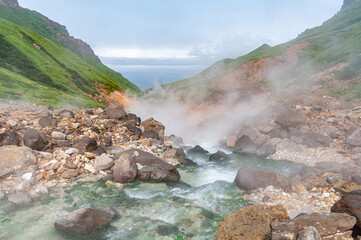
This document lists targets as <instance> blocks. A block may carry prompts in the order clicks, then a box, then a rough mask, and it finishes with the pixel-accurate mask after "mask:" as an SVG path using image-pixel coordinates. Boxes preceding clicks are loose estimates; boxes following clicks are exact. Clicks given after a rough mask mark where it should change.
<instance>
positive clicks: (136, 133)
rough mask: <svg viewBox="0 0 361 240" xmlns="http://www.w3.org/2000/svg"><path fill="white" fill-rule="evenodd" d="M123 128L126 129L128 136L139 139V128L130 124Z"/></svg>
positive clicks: (140, 131) (140, 132)
mask: <svg viewBox="0 0 361 240" xmlns="http://www.w3.org/2000/svg"><path fill="white" fill-rule="evenodd" d="M124 127H126V128H127V129H128V131H129V132H130V134H132V135H134V136H135V137H137V138H139V137H140V136H142V130H141V129H140V128H138V127H135V126H133V125H130V124H127V125H124Z"/></svg>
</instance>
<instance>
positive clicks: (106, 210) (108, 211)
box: [92, 206, 120, 221]
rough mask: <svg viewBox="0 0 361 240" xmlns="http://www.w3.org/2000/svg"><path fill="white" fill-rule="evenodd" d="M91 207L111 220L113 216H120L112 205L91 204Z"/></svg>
mask: <svg viewBox="0 0 361 240" xmlns="http://www.w3.org/2000/svg"><path fill="white" fill-rule="evenodd" d="M92 208H93V209H94V210H96V211H98V212H100V213H101V214H102V215H103V216H104V217H106V218H107V219H108V221H111V220H113V219H115V218H118V217H120V215H119V213H118V211H117V210H116V209H115V208H113V207H107V206H92Z"/></svg>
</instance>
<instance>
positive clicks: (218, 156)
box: [209, 150, 230, 161]
mask: <svg viewBox="0 0 361 240" xmlns="http://www.w3.org/2000/svg"><path fill="white" fill-rule="evenodd" d="M229 159H230V156H229V155H228V154H226V153H225V152H222V151H220V150H218V151H217V152H216V153H213V154H211V155H210V156H209V161H225V160H229Z"/></svg>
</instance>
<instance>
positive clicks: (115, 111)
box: [104, 105, 127, 120]
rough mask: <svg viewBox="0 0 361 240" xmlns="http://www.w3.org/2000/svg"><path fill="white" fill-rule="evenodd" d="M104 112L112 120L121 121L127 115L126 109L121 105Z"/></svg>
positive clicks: (110, 107)
mask: <svg viewBox="0 0 361 240" xmlns="http://www.w3.org/2000/svg"><path fill="white" fill-rule="evenodd" d="M104 111H105V113H106V114H107V116H108V117H109V118H110V119H117V120H120V119H122V118H124V117H125V116H126V115H127V113H126V112H125V110H124V108H123V107H122V106H119V105H113V106H109V107H108V108H106V109H105V110H104Z"/></svg>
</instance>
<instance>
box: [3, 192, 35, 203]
mask: <svg viewBox="0 0 361 240" xmlns="http://www.w3.org/2000/svg"><path fill="white" fill-rule="evenodd" d="M8 200H9V202H11V203H12V204H14V205H24V204H29V203H31V202H32V200H31V197H30V196H29V195H28V194H27V193H25V192H19V193H13V194H10V195H9V196H8Z"/></svg>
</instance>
